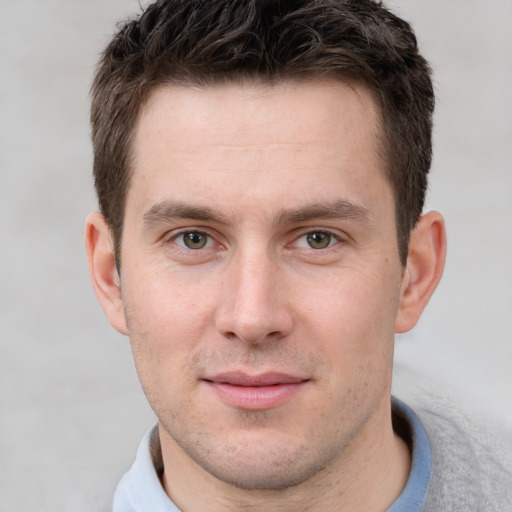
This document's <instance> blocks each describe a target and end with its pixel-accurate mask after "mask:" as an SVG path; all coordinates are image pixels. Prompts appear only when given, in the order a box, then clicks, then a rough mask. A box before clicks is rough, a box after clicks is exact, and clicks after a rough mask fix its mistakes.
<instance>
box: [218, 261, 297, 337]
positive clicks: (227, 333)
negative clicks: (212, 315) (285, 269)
mask: <svg viewBox="0 0 512 512" xmlns="http://www.w3.org/2000/svg"><path fill="white" fill-rule="evenodd" d="M224 277H225V279H224V280H223V284H222V293H221V297H222V299H221V304H220V305H219V307H218V309H217V315H216V319H215V322H216V328H217V331H218V332H219V333H220V334H222V335H223V336H224V337H226V338H229V339H237V340H240V341H243V342H245V343H248V344H252V345H255V344H256V345H257V344H261V343H265V342H267V341H270V340H278V339H282V338H284V337H286V336H288V335H289V334H290V332H291V330H292V323H293V320H292V315H291V311H290V309H289V307H288V304H287V303H288V299H289V297H287V296H286V287H285V286H284V283H283V281H284V279H283V276H282V273H281V272H280V269H279V266H278V265H277V263H276V262H273V261H272V259H271V258H270V257H269V256H268V255H262V254H246V255H243V254H241V255H239V256H237V257H236V258H235V259H234V260H233V261H231V262H230V264H229V269H226V274H225V276H224Z"/></svg>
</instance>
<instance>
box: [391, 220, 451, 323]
mask: <svg viewBox="0 0 512 512" xmlns="http://www.w3.org/2000/svg"><path fill="white" fill-rule="evenodd" d="M445 258H446V231H445V226H444V219H443V217H442V215H441V214H440V213H439V212H429V213H426V214H424V215H423V216H422V217H421V219H420V220H419V221H418V224H417V225H416V228H415V229H414V230H413V231H412V233H411V238H410V242H409V255H408V258H407V267H406V269H405V272H404V277H403V280H402V289H401V296H400V305H399V309H398V315H397V319H396V324H395V331H396V332H400V333H401V332H407V331H409V330H410V329H412V328H413V327H414V326H415V325H416V323H417V322H418V320H419V318H420V316H421V313H422V312H423V310H424V309H425V306H426V305H427V303H428V301H429V300H430V297H431V296H432V294H433V293H434V290H435V289H436V287H437V285H438V283H439V281H440V279H441V276H442V274H443V269H444V262H445Z"/></svg>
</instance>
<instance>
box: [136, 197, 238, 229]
mask: <svg viewBox="0 0 512 512" xmlns="http://www.w3.org/2000/svg"><path fill="white" fill-rule="evenodd" d="M175 219H193V220H202V221H209V222H216V223H218V224H229V220H228V217H226V216H225V215H223V214H221V213H220V212H218V211H216V210H214V209H213V208H209V207H208V206H195V205H190V204H187V203H182V202H179V201H163V202H161V203H157V204H155V205H153V206H152V207H151V208H150V209H149V210H148V211H147V212H146V213H144V217H143V222H144V226H145V227H151V226H152V225H154V224H160V223H165V222H169V221H171V220H175Z"/></svg>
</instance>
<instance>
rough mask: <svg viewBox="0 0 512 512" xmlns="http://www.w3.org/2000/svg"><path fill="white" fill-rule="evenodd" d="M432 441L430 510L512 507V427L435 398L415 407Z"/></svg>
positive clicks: (427, 510)
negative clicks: (481, 418)
mask: <svg viewBox="0 0 512 512" xmlns="http://www.w3.org/2000/svg"><path fill="white" fill-rule="evenodd" d="M414 409H415V411H416V413H417V415H418V416H419V418H420V420H421V422H422V424H423V426H424V428H425V430H426V432H427V436H428V438H429V441H430V446H431V452H432V473H431V478H430V483H429V487H428V490H427V495H426V498H425V503H424V507H423V511H424V512H430V511H432V512H433V511H439V510H443V511H447V512H448V511H449V512H456V511H461V512H462V511H464V512H468V511H473V510H475V511H477V510H478V511H480V510H482V511H483V510H485V511H486V512H492V511H503V510H512V433H511V432H507V431H506V430H505V429H502V430H500V429H493V431H492V430H491V429H490V428H489V427H487V426H485V425H484V424H482V423H481V422H480V421H479V420H477V419H475V418H474V417H472V416H471V415H470V414H468V413H464V412H463V411H461V410H459V409H458V408H457V407H456V406H454V405H453V404H449V403H448V402H446V401H443V400H442V399H439V398H438V399H436V400H435V401H434V402H433V403H432V404H429V405H426V406H419V407H415V408H414Z"/></svg>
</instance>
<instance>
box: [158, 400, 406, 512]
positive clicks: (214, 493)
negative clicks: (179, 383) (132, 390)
mask: <svg viewBox="0 0 512 512" xmlns="http://www.w3.org/2000/svg"><path fill="white" fill-rule="evenodd" d="M160 437H161V440H162V455H163V459H164V463H165V467H166V468H167V469H166V471H165V472H164V475H163V477H162V483H163V485H164V489H165V490H166V492H167V494H168V495H169V496H170V498H171V499H172V500H173V502H174V503H175V504H176V505H177V506H178V507H180V508H181V509H182V510H186V511H187V512H188V511H190V512H196V511H197V512H199V511H202V510H209V511H211V512H231V511H238V510H246V511H248V512H260V511H261V512H270V511H273V510H279V511H280V512H288V511H289V512H309V511H316V510H322V511H324V512H330V511H333V512H334V511H340V510H351V511H361V512H362V511H364V512H370V511H376V512H377V511H383V510H387V509H388V508H389V507H390V506H391V505H392V503H393V502H394V501H395V500H396V499H397V498H398V496H399V495H400V493H401V492H402V490H403V488H404V487H405V484H406V482H407V478H408V476H409V472H410V467H411V457H410V453H409V450H408V448H407V446H406V444H405V443H404V441H403V440H401V439H400V438H399V437H398V436H397V435H396V434H395V433H394V432H393V428H392V423H391V408H390V405H389V400H387V403H386V402H384V403H382V404H381V405H380V406H379V407H377V408H376V409H375V411H374V414H373V415H372V417H371V418H370V419H369V420H368V422H367V424H366V426H365V428H364V429H363V430H362V431H361V432H360V433H359V435H358V436H357V437H356V438H355V439H353V441H352V442H351V443H350V445H349V446H348V447H347V448H346V450H345V451H344V453H343V456H342V457H340V458H339V459H337V460H335V461H334V462H333V463H332V464H331V465H330V466H328V467H326V468H324V469H323V470H321V471H320V472H318V473H317V474H316V475H314V476H313V477H312V478H310V479H309V480H307V481H305V482H302V483H301V484H298V485H295V486H293V487H290V488H286V489H280V490H260V489H258V490H248V489H240V488H237V487H233V486H231V485H229V484H227V483H225V482H222V481H220V480H218V479H216V478H215V477H213V476H212V475H210V474H209V473H207V472H206V471H205V470H204V469H203V468H201V467H200V466H198V465H197V464H196V463H195V462H194V461H192V460H191V459H190V458H189V457H188V456H187V455H186V454H185V453H184V452H183V451H182V450H181V448H180V447H179V446H178V445H177V444H176V443H175V442H174V440H173V439H172V438H170V436H169V435H168V434H167V433H166V432H165V431H163V429H162V428H161V427H160ZM191 482H193V484H191Z"/></svg>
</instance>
